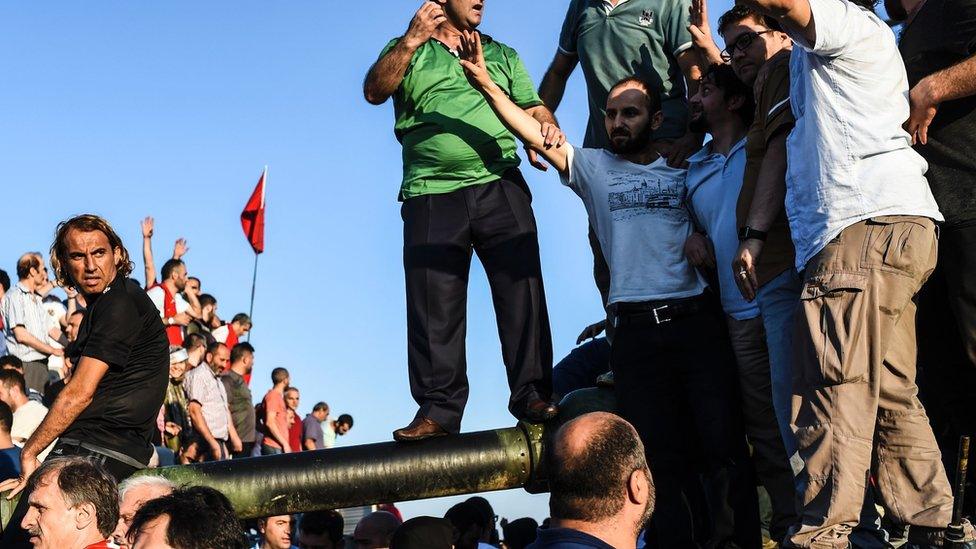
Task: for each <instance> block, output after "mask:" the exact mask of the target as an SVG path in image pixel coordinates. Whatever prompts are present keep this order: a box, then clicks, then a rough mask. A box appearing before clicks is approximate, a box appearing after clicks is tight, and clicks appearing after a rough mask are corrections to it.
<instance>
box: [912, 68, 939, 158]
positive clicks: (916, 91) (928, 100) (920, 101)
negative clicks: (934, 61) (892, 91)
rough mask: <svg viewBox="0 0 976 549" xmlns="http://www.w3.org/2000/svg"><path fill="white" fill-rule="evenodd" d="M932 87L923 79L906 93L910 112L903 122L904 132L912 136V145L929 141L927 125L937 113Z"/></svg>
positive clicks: (937, 108)
mask: <svg viewBox="0 0 976 549" xmlns="http://www.w3.org/2000/svg"><path fill="white" fill-rule="evenodd" d="M934 92H935V90H934V86H933V85H932V81H931V80H930V79H928V78H923V79H922V80H920V81H919V82H918V84H915V87H914V88H912V90H911V91H910V92H908V102H909V105H910V106H911V111H910V113H909V116H908V121H906V122H905V131H907V132H908V135H910V136H912V145H915V144H917V143H921V144H923V145H925V144H927V143H928V141H929V125H930V124H932V120H933V119H934V118H935V115H936V113H937V112H939V102H938V100H937V99H936V97H935V93H934Z"/></svg>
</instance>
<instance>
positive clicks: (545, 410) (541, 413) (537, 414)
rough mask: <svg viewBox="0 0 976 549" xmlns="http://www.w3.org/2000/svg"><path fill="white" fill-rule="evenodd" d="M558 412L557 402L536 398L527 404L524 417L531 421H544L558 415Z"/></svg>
mask: <svg viewBox="0 0 976 549" xmlns="http://www.w3.org/2000/svg"><path fill="white" fill-rule="evenodd" d="M558 413H559V408H557V407H556V405H555V404H553V403H551V402H549V401H546V400H542V399H541V398H534V399H532V400H530V401H529V403H528V404H526V405H525V412H524V413H523V415H522V419H524V420H525V421H528V422H530V423H543V422H545V421H548V420H550V419H552V418H554V417H556V414H558Z"/></svg>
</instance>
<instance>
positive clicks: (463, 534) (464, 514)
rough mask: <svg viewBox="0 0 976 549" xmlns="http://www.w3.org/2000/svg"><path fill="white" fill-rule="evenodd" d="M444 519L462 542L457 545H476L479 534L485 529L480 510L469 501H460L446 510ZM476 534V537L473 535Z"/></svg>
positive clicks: (483, 518) (483, 517)
mask: <svg viewBox="0 0 976 549" xmlns="http://www.w3.org/2000/svg"><path fill="white" fill-rule="evenodd" d="M444 518H446V519H447V520H449V521H451V524H453V525H454V529H455V530H457V531H458V534H459V535H460V538H461V539H459V540H458V541H459V542H463V543H461V544H459V545H465V546H466V545H469V544H472V543H474V544H475V545H476V544H477V541H478V538H480V537H481V532H482V531H483V530H484V529H485V516H484V513H483V512H482V511H481V509H479V508H478V506H477V505H476V504H475V503H473V502H472V501H471V500H466V501H462V502H461V503H458V504H456V505H454V506H453V507H451V508H450V509H448V510H447V512H446V513H444ZM475 534H477V537H474V535H475Z"/></svg>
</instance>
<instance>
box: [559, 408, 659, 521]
mask: <svg viewBox="0 0 976 549" xmlns="http://www.w3.org/2000/svg"><path fill="white" fill-rule="evenodd" d="M587 415H589V414H587ZM587 415H584V416H580V417H579V418H577V419H575V420H573V421H570V422H569V423H567V424H566V425H564V426H563V427H561V428H560V429H559V431H558V432H557V433H556V436H555V438H554V440H553V444H552V445H551V446H550V447H549V451H548V452H547V460H548V469H547V470H548V472H549V490H550V497H549V511H550V513H551V514H552V516H553V517H555V518H560V519H571V520H581V521H585V522H599V521H602V520H606V519H608V518H610V517H613V516H614V515H616V514H617V513H618V512H620V510H621V509H622V508H623V505H624V499H625V498H626V497H627V496H626V493H625V490H626V488H625V486H626V483H627V479H628V478H629V477H630V475H631V473H633V472H634V471H637V470H644V471H648V469H647V460H646V458H645V457H644V445H643V444H641V440H640V438H639V437H638V436H637V433H636V432H635V431H634V428H633V427H631V426H630V424H629V423H627V422H626V421H624V420H623V419H621V418H619V417H616V416H612V417H610V418H608V419H607V420H605V421H603V422H602V423H603V425H601V426H600V428H599V429H594V430H593V431H592V434H590V436H589V438H588V440H586V441H585V443H583V444H579V445H570V444H569V443H568V441H567V440H566V434H567V432H568V430H569V429H570V428H571V427H572V426H573V425H574V424H576V422H578V421H580V420H581V419H583V418H585V417H586V416H587ZM607 415H608V416H609V415H610V414H607ZM573 446H576V447H573ZM648 482H649V483H650V489H651V498H652V499H651V501H653V494H654V483H653V480H651V477H650V474H649V472H648Z"/></svg>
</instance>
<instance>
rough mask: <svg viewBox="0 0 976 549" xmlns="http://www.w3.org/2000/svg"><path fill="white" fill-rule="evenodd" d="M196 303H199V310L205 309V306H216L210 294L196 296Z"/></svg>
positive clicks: (215, 299)
mask: <svg viewBox="0 0 976 549" xmlns="http://www.w3.org/2000/svg"><path fill="white" fill-rule="evenodd" d="M197 301H199V302H200V308H201V309H202V308H204V307H206V306H207V305H216V304H217V298H216V297H214V296H212V295H210V294H200V295H199V296H197Z"/></svg>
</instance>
